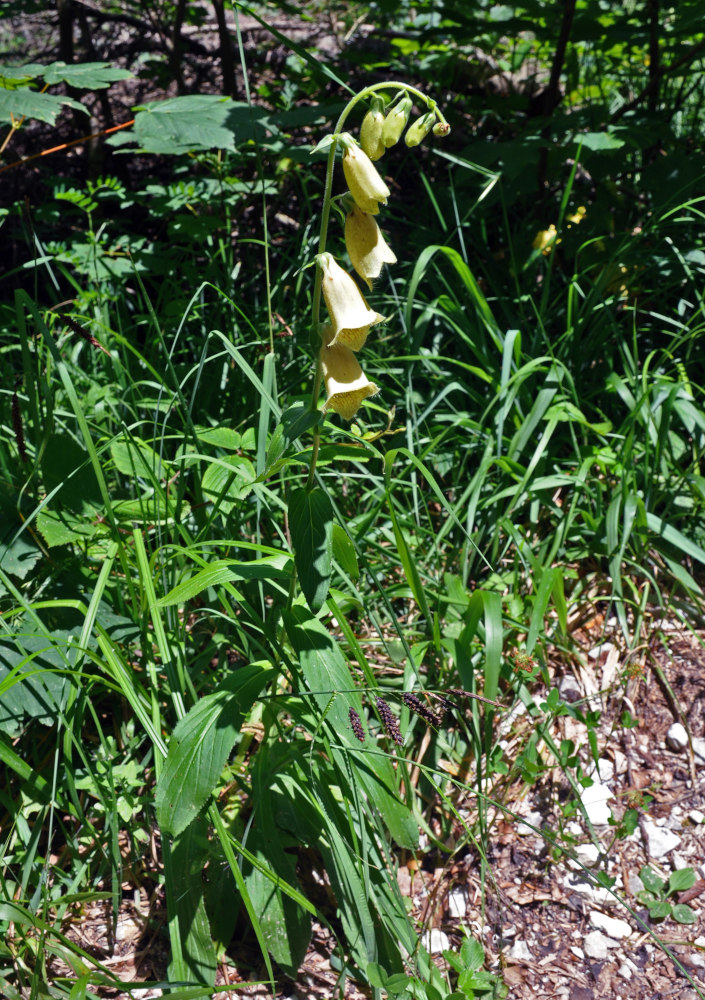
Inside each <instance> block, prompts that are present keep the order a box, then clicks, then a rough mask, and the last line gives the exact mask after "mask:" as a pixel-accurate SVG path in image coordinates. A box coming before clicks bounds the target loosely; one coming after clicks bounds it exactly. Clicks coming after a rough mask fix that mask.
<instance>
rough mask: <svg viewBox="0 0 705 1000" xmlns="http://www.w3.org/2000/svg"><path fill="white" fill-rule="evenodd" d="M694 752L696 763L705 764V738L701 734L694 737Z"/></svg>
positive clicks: (699, 765)
mask: <svg viewBox="0 0 705 1000" xmlns="http://www.w3.org/2000/svg"><path fill="white" fill-rule="evenodd" d="M693 753H694V754H695V763H696V764H697V765H698V767H702V766H703V765H704V764H705V740H704V739H701V737H699V736H694V737H693Z"/></svg>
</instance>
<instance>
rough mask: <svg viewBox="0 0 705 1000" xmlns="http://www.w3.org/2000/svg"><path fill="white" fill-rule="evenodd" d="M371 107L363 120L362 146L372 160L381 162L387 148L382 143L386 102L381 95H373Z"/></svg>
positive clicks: (361, 129)
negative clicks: (380, 159)
mask: <svg viewBox="0 0 705 1000" xmlns="http://www.w3.org/2000/svg"><path fill="white" fill-rule="evenodd" d="M370 105H371V106H370V110H369V111H368V112H367V114H366V115H365V117H364V118H363V119H362V125H361V126H360V145H361V146H362V149H363V150H364V152H365V153H367V155H368V156H369V158H370V159H371V160H379V158H380V157H381V156H384V150H385V148H386V147H385V145H384V143H383V142H382V128H383V126H384V101H383V100H382V98H381V97H380V96H379V94H373V95H372V99H371V101H370Z"/></svg>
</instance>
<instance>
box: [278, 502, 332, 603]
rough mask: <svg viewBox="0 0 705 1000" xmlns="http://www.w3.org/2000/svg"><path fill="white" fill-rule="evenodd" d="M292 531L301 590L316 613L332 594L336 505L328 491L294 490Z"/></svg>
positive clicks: (291, 514) (290, 515)
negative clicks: (331, 574)
mask: <svg viewBox="0 0 705 1000" xmlns="http://www.w3.org/2000/svg"><path fill="white" fill-rule="evenodd" d="M289 530H290V531H291V540H292V542H293V545H294V559H295V562H296V572H297V573H298V575H299V580H300V581H301V589H302V590H303V592H304V597H305V598H306V601H307V602H308V606H309V608H310V609H311V611H313V613H314V614H316V613H317V612H318V611H320V610H321V608H322V607H323V602H324V601H325V599H326V597H327V596H328V584H329V582H330V571H331V562H332V551H333V542H332V538H333V506H332V504H331V502H330V498H329V496H328V494H327V493H326V492H325V491H324V490H322V489H320V488H318V487H317V488H316V489H314V490H310V491H309V490H305V489H299V490H294V492H293V493H292V494H291V498H290V500H289Z"/></svg>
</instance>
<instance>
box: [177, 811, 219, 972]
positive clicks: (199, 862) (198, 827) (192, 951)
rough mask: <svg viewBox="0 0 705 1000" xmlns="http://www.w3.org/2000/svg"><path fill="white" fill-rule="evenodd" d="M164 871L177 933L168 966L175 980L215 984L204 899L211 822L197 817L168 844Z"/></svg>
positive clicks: (215, 963) (213, 958)
mask: <svg viewBox="0 0 705 1000" xmlns="http://www.w3.org/2000/svg"><path fill="white" fill-rule="evenodd" d="M165 846H166V848H167V849H166V850H165V851H164V871H165V875H166V878H167V883H168V884H169V885H170V886H171V888H172V891H171V892H168V893H167V900H168V903H167V905H168V908H169V922H170V932H171V933H174V932H176V928H174V927H173V923H172V922H173V921H174V920H176V921H177V922H178V947H177V948H176V949H174V951H175V952H176V954H172V961H171V964H170V966H169V975H170V978H171V979H172V981H175V980H176V981H178V980H187V981H191V982H197V983H205V984H206V985H208V986H213V985H214V984H215V972H216V968H217V965H218V962H217V956H216V953H215V947H214V945H213V939H212V938H211V932H210V925H209V923H208V917H207V915H206V908H205V902H204V891H205V884H204V881H203V871H204V869H205V867H206V863H207V862H208V860H209V853H210V852H209V849H208V825H207V823H206V822H205V820H204V819H203V818H202V817H200V816H197V817H196V818H195V819H194V820H193V821H192V822H191V823H189V825H188V826H187V827H186V829H185V830H184V831H183V832H182V833H181V834H180V835H179V836H178V837H177V838H176V840H175V841H174V843H173V844H171V845H165Z"/></svg>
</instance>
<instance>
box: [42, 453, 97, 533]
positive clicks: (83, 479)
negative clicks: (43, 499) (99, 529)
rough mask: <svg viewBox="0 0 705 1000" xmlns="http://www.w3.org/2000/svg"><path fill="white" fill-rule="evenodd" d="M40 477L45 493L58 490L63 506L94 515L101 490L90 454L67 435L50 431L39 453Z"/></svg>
mask: <svg viewBox="0 0 705 1000" xmlns="http://www.w3.org/2000/svg"><path fill="white" fill-rule="evenodd" d="M41 467H42V476H43V479H44V487H45V489H46V491H47V493H51V492H52V491H54V490H57V489H58V498H59V500H60V502H61V503H62V505H64V506H65V507H68V508H69V509H70V510H73V511H74V512H76V513H85V514H88V515H89V516H93V513H94V511H95V509H96V508H98V507H100V506H101V503H102V501H101V493H100V487H99V485H98V480H97V478H96V475H95V471H94V470H93V468H92V466H91V460H90V455H89V453H88V452H87V451H86V449H85V448H83V447H82V445H80V444H79V443H78V441H76V439H75V438H73V437H70V436H69V435H68V434H52V435H51V437H50V438H49V440H48V441H47V445H46V448H45V449H44V453H43V454H42V466H41Z"/></svg>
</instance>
